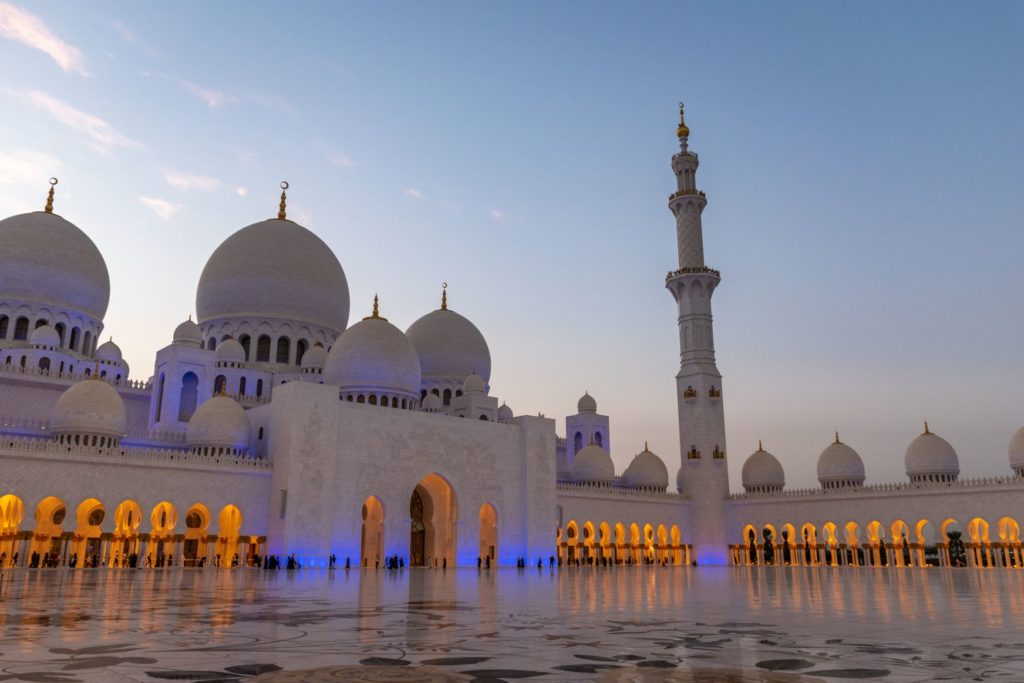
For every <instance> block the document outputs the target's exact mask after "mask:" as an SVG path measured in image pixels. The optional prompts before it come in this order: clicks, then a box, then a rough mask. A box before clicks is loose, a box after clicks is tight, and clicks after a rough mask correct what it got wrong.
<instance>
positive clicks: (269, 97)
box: [242, 92, 298, 114]
mask: <svg viewBox="0 0 1024 683" xmlns="http://www.w3.org/2000/svg"><path fill="white" fill-rule="evenodd" d="M242 98H243V99H245V100H249V101H250V102H255V103H256V104H258V105H260V106H262V107H266V108H267V109H275V110H277V111H281V112H284V113H286V114H296V113H298V112H296V111H295V107H293V106H292V105H290V104H288V102H286V101H285V100H284V99H283V98H281V97H278V96H277V95H274V94H272V93H262V92H244V93H242Z"/></svg>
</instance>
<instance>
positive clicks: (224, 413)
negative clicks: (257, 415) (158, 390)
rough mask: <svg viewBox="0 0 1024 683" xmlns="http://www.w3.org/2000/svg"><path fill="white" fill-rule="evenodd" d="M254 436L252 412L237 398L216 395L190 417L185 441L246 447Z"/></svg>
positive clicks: (229, 446) (241, 448)
mask: <svg viewBox="0 0 1024 683" xmlns="http://www.w3.org/2000/svg"><path fill="white" fill-rule="evenodd" d="M251 438H252V432H251V427H250V426H249V416H248V415H246V414H245V409H244V408H242V406H240V405H238V401H236V400H235V399H233V398H231V397H229V396H214V397H213V398H211V399H209V400H208V401H206V402H205V403H203V404H202V405H201V406H199V408H198V409H197V410H196V412H195V414H193V415H192V419H191V420H189V421H188V431H187V432H186V433H185V443H187V444H188V445H189V446H190V447H192V448H202V447H204V446H210V447H213V448H227V449H229V450H238V451H246V450H248V449H249V440H250V439H251Z"/></svg>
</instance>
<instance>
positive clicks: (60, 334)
mask: <svg viewBox="0 0 1024 683" xmlns="http://www.w3.org/2000/svg"><path fill="white" fill-rule="evenodd" d="M53 329H55V330H57V336H58V337H60V345H61V346H62V347H63V346H64V333H65V332H66V331H67V327H65V325H64V323H57V324H56V325H54V328H53ZM0 337H3V335H2V334H0Z"/></svg>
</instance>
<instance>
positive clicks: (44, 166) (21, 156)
mask: <svg viewBox="0 0 1024 683" xmlns="http://www.w3.org/2000/svg"><path fill="white" fill-rule="evenodd" d="M59 168H60V159H58V158H57V157H55V156H54V155H52V154H49V153H47V152H36V151H34V150H31V149H15V150H13V151H11V152H0V183H15V182H24V183H39V187H40V188H44V187H45V186H44V183H45V182H46V179H47V178H49V177H50V176H52V175H55V174H56V173H57V170H58V169H59ZM40 192H42V189H40Z"/></svg>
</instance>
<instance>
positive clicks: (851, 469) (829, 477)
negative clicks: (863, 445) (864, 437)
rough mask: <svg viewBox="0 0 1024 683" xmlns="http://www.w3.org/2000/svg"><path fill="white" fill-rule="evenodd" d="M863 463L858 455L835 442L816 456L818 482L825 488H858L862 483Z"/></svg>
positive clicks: (847, 447)
mask: <svg viewBox="0 0 1024 683" xmlns="http://www.w3.org/2000/svg"><path fill="white" fill-rule="evenodd" d="M864 478H865V472H864V461H863V460H862V459H861V457H860V454H859V453H857V451H855V450H853V449H852V448H850V447H849V446H847V445H846V444H845V443H843V442H841V441H840V440H839V435H838V434H837V435H836V440H835V441H834V442H833V443H831V444H829V445H828V448H826V449H825V450H823V451H822V452H821V455H819V456H818V482H819V483H820V484H821V485H822V486H824V487H826V488H829V487H830V486H831V487H841V486H860V485H862V484H863V483H864Z"/></svg>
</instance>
